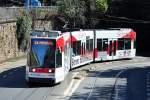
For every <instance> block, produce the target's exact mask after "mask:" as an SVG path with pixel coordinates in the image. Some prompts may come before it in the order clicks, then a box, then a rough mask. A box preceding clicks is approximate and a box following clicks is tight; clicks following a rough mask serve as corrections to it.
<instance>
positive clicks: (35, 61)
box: [29, 51, 39, 66]
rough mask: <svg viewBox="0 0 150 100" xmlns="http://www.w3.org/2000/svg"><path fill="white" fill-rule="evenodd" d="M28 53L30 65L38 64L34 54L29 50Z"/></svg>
mask: <svg viewBox="0 0 150 100" xmlns="http://www.w3.org/2000/svg"><path fill="white" fill-rule="evenodd" d="M29 55H30V59H29V60H30V66H38V63H39V62H38V60H37V59H36V55H35V54H34V53H33V52H32V51H31V52H30V53H29Z"/></svg>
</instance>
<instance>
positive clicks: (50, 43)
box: [26, 28, 136, 83]
mask: <svg viewBox="0 0 150 100" xmlns="http://www.w3.org/2000/svg"><path fill="white" fill-rule="evenodd" d="M135 40H136V33H135V32H134V31H133V30H132V29H129V28H127V29H123V28H120V29H109V30H79V31H72V32H60V31H33V32H31V35H30V44H29V50H28V55H27V66H26V80H27V82H29V83H30V82H54V83H58V82H61V81H63V80H64V78H65V76H66V75H67V74H68V72H69V70H70V69H73V68H76V67H79V66H81V65H84V64H87V63H90V62H94V61H106V60H115V59H123V58H133V57H134V56H135V52H136V48H135Z"/></svg>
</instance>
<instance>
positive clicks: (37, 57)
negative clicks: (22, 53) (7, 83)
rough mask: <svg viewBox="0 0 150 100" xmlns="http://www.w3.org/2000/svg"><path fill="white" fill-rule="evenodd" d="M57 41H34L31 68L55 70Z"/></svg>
mask: <svg viewBox="0 0 150 100" xmlns="http://www.w3.org/2000/svg"><path fill="white" fill-rule="evenodd" d="M55 45H56V42H55V40H46V39H38V40H37V39H32V40H31V50H30V52H29V60H28V61H29V64H30V65H29V66H30V67H33V68H38V67H40V68H55V47H56V46H55Z"/></svg>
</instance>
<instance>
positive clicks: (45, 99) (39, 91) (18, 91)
mask: <svg viewBox="0 0 150 100" xmlns="http://www.w3.org/2000/svg"><path fill="white" fill-rule="evenodd" d="M69 76H70V77H69ZM70 80H71V75H68V77H67V78H66V79H65V81H63V82H62V83H61V84H56V85H50V84H36V85H35V86H33V87H30V88H29V87H28V86H27V84H26V82H25V66H19V67H16V68H12V69H9V70H7V71H4V72H2V73H0V100H58V99H63V98H64V95H63V93H64V91H65V89H66V88H67V86H68V84H69V82H70Z"/></svg>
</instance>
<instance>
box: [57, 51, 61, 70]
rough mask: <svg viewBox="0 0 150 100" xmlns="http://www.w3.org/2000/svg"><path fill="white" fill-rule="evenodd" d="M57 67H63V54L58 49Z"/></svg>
mask: <svg viewBox="0 0 150 100" xmlns="http://www.w3.org/2000/svg"><path fill="white" fill-rule="evenodd" d="M56 67H62V53H61V51H60V50H59V49H56Z"/></svg>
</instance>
